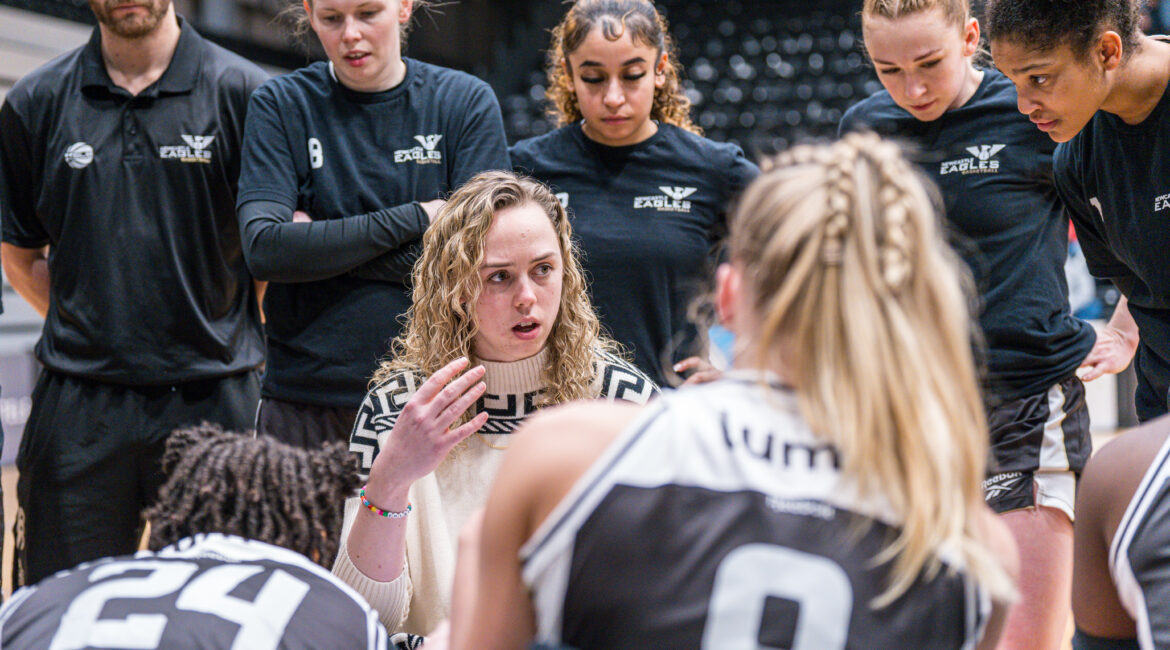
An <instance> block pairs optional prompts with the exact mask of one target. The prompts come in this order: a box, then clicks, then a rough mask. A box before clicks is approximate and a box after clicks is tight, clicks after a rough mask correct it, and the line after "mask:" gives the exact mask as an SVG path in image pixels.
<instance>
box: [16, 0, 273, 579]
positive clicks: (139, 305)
mask: <svg viewBox="0 0 1170 650" xmlns="http://www.w3.org/2000/svg"><path fill="white" fill-rule="evenodd" d="M90 6H91V8H92V9H93V10H94V13H95V15H96V16H97V18H98V27H97V29H95V30H94V32H93V36H92V37H91V39H90V41H89V43H88V44H86V45H85V46H83V47H81V48H78V49H76V50H74V51H72V52H69V53H67V54H65V55H63V56H61V57H58V58H56V59H54V60H53V61H51V62H49V63H47V64H46V65H44V66H42V67H40V68H38V69H37V70H35V71H34V72H32V73H30V74H29V75H27V76H26V77H24V78H23V79H21V80H20V81H19V82H17V84H16V85H15V86H14V87H13V88H12V90H11V91H9V93H8V95H7V96H6V97H5V98H4V106H3V108H0V160H2V161H3V162H2V163H0V169H2V173H3V175H4V177H5V178H4V182H3V183H0V212H3V213H4V231H3V241H4V243H3V248H4V270H5V274H6V276H7V277H8V279H9V281H11V282H12V286H13V287H14V288H15V289H16V290H17V291H18V292H19V293H20V294H21V295H22V296H23V297H24V298H25V299H26V300H28V301H29V303H30V304H31V305H32V306H33V308H34V309H35V310H36V311H37V312H38V313H40V314H41V315H42V316H44V317H45V323H44V329H43V331H42V335H41V338H40V340H39V341H38V342H37V346H36V355H37V359H38V360H39V361H40V362H41V363H42V364H43V366H44V372H43V373H41V376H40V378H39V379H38V380H37V386H36V389H35V390H34V391H33V402H32V411H31V412H30V414H29V417H28V422H27V424H26V425H25V431H24V437H23V438H22V441H21V445H20V452H19V454H18V456H17V459H16V464H17V468H18V469H19V470H20V479H19V481H18V483H17V492H18V499H19V503H20V510H19V511H18V513H17V521H18V523H17V525H16V528H15V533H16V535H15V538H16V540H15V541H16V556H15V557H16V561H15V562H14V570H13V573H14V578H15V579H14V583H15V584H17V585H22V584H31V583H33V582H36V581H38V580H40V579H41V578H43V577H44V576H47V575H50V574H52V573H53V572H55V571H58V570H60V569H64V568H67V567H71V566H74V565H76V564H77V563H79V562H82V561H86V560H92V559H96V558H99V557H106V556H109V555H118V554H122V553H129V552H131V551H133V550H134V549H135V548H136V547H137V545H138V540H139V538H140V536H141V527H142V521H141V510H142V508H144V507H145V506H147V505H148V504H149V503H150V502H151V501H152V500H153V498H154V495H155V492H156V491H157V490H158V487H159V485H161V484H162V481H163V477H162V475H161V474H160V472H159V471H158V462H157V461H158V457H159V455H160V454H161V453H162V448H163V443H164V440H165V438H166V435H167V432H169V431H171V430H173V429H174V428H176V427H179V426H187V425H190V424H194V423H197V422H200V421H204V420H208V421H213V422H218V423H221V424H223V425H224V426H228V427H231V428H236V429H243V428H246V427H248V426H250V423H251V422H252V420H253V418H254V417H255V413H256V402H257V399H258V398H259V376H258V374H259V373H258V372H257V370H256V369H257V368H258V367H259V366H260V364H261V363H262V362H263V354H264V343H263V334H262V331H261V327H260V306H259V304H258V302H257V292H256V291H255V290H254V289H253V286H254V284H253V279H252V277H251V275H249V273H248V269H247V267H246V265H245V264H244V260H243V256H242V255H241V251H240V238H239V231H238V227H239V226H238V223H237V221H236V218H235V210H234V207H235V199H236V182H237V179H238V174H239V164H240V159H239V154H240V138H241V135H242V131H243V126H244V119H245V117H244V112H245V110H246V108H247V105H248V96H249V95H250V94H251V93H252V91H253V90H254V89H255V88H256V87H257V86H258V85H259V84H260V83H261V82H262V81H263V80H264V79H265V78H266V76H267V75H265V73H264V72H263V71H262V70H261V69H260V68H258V67H256V66H255V65H253V64H252V63H250V62H248V61H246V60H244V59H243V58H241V57H239V56H236V55H235V54H232V53H231V52H228V51H227V50H224V49H223V48H220V47H218V46H216V45H213V44H212V43H210V42H207V41H205V40H203V38H201V37H200V36H199V34H198V33H197V32H196V31H195V30H194V28H192V27H191V26H190V25H189V24H188V23H186V22H185V21H183V20H182V19H181V18H178V17H177V16H176V15H175V11H174V8H173V6H172V4H171V3H170V1H169V0H149V1H143V2H135V3H120V2H118V0H95V2H92V3H90Z"/></svg>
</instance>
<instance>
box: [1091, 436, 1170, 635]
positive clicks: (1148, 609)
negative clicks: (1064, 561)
mask: <svg viewBox="0 0 1170 650" xmlns="http://www.w3.org/2000/svg"><path fill="white" fill-rule="evenodd" d="M1168 434H1170V418H1166V417H1163V418H1159V419H1157V420H1154V421H1152V422H1150V423H1148V424H1146V425H1145V426H1142V427H1140V428H1138V429H1135V430H1133V431H1127V432H1126V433H1125V435H1123V436H1119V437H1118V438H1117V439H1116V440H1114V441H1112V442H1110V443H1109V444H1107V445H1105V446H1104V447H1103V448H1102V449H1101V450H1100V451H1099V452H1097V454H1095V455H1094V456H1093V460H1091V461H1089V465H1088V467H1087V468H1085V477H1084V480H1082V481H1081V486H1080V490H1079V491H1078V492H1077V530H1076V552H1075V564H1074V569H1073V601H1072V603H1073V618H1074V619H1075V620H1076V624H1077V634H1076V636H1075V637H1074V638H1073V648H1074V649H1075V650H1129V649H1132V650H1137V649H1138V648H1139V647H1141V648H1143V650H1154V649H1155V648H1170V563H1167V561H1166V557H1167V556H1166V553H1167V549H1168V548H1170V435H1168Z"/></svg>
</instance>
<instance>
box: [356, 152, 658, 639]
mask: <svg viewBox="0 0 1170 650" xmlns="http://www.w3.org/2000/svg"><path fill="white" fill-rule="evenodd" d="M577 255H578V253H577V251H576V249H575V247H574V246H573V243H572V241H571V239H570V229H569V221H568V217H567V215H566V214H565V210H564V208H563V207H561V204H560V202H559V201H558V200H557V198H556V197H555V196H553V194H552V193H551V192H550V191H549V190H548V188H546V187H544V186H543V185H541V184H540V183H537V182H535V181H533V180H531V179H527V178H523V177H519V176H516V175H514V174H512V173H511V172H487V173H484V174H481V175H479V176H477V177H475V178H473V179H472V180H471V181H469V182H468V183H467V184H466V185H464V186H463V187H462V188H460V189H459V190H458V191H456V192H455V193H454V194H453V195H451V197H450V198H449V199H448V200H447V203H446V204H445V205H444V206H443V208H442V209H441V210H440V211H439V214H438V216H437V217H436V219H435V222H434V223H433V224H432V225H431V227H430V229H428V230H427V232H426V234H425V235H424V237H423V251H422V256H421V258H420V259H419V261H418V264H417V265H416V266H415V267H414V274H413V283H414V288H415V291H414V293H413V294H412V295H413V298H414V302H413V304H412V306H411V307H410V310H409V311H408V312H407V317H408V321H407V324H406V326H405V329H404V330H403V332H402V334H401V335H400V336H399V337H398V338H396V339H395V340H394V341H393V343H392V345H391V355H390V357H389V359H388V360H387V361H385V362H383V363H382V365H381V367H380V368H379V370H378V372H377V373H376V374H375V375H374V380H373V384H374V386H373V388H371V390H370V391H369V394H368V395H366V398H365V400H364V402H363V403H362V406H361V409H360V411H359V412H358V416H357V422H356V424H355V426H354V428H353V433H352V436H351V440H350V449H351V450H352V451H353V452H354V453H355V454H356V455H357V456H358V459H359V462H360V464H361V469H362V472H363V473H368V474H369V477H368V481H367V483H366V487H365V488H364V489H363V491H362V494H361V496H360V499H351V503H350V504H348V507H347V513H346V525H345V531H344V532H343V533H342V540H343V542H342V547H341V549H340V550H339V551H338V559H337V563H336V564H335V566H334V567H333V571H334V573H336V574H337V575H338V576H339V577H341V579H342V580H344V581H346V582H347V583H349V584H350V585H351V586H353V587H354V588H355V589H356V590H357V591H358V592H359V593H361V594H362V595H363V596H364V597H365V598H366V599H367V600H368V601H369V602H370V604H371V605H373V606H374V608H376V609H377V610H378V611H379V614H380V618H381V620H382V622H383V624H385V626H386V628H387V629H389V630H391V631H396V630H404V631H407V632H410V633H415V634H426V633H430V632H431V631H432V630H433V629H434V627H435V626H436V624H438V623H439V622H440V621H442V620H444V619H446V618H447V617H448V616H449V608H450V600H451V595H450V594H451V582H452V577H453V572H454V568H455V545H456V537H457V534H458V532H459V530H460V528H462V527H463V525H464V524H465V523H466V522H467V520H468V518H469V517H470V516H471V515H472V513H474V512H475V511H476V510H478V509H479V508H480V507H481V506H482V505H483V502H484V500H485V499H486V498H487V488H488V486H489V485H490V483H491V481H492V479H493V478H494V477H495V474H496V469H497V468H498V467H499V462H500V459H501V458H502V450H504V449H506V448H507V447H508V445H509V442H510V439H511V434H512V432H513V430H515V429H516V427H518V426H519V425H520V423H521V422H523V421H524V420H525V418H527V417H528V416H529V415H530V414H531V413H532V412H533V411H535V410H536V409H539V408H542V407H545V406H548V405H552V404H560V403H563V402H568V401H571V400H574V399H589V398H598V397H600V398H603V399H606V400H609V401H615V400H621V401H630V402H635V403H643V402H645V401H646V400H648V399H649V398H650V397H651V396H652V395H653V394H655V393H656V392H657V388H656V387H655V385H654V384H653V382H651V381H650V380H649V379H648V378H647V377H646V376H645V375H643V374H642V373H640V372H639V371H638V370H636V369H635V368H634V367H633V366H632V365H630V364H629V363H627V362H626V361H624V360H622V359H621V358H620V357H619V356H617V355H616V354H614V352H613V350H615V349H616V345H615V344H614V342H613V341H612V340H610V339H609V338H607V337H605V336H604V335H602V334H601V333H600V327H599V324H598V322H597V317H596V315H595V314H594V312H593V308H592V306H591V305H590V303H589V299H588V296H587V295H586V292H585V280H584V275H583V273H582V271H581V267H580V265H579V263H578V261H577Z"/></svg>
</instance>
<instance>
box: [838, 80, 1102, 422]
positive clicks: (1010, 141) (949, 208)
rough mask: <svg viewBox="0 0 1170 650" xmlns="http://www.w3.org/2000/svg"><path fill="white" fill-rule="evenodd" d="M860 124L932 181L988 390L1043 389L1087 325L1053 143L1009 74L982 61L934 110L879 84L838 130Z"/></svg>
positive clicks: (1015, 393)
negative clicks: (964, 93)
mask: <svg viewBox="0 0 1170 650" xmlns="http://www.w3.org/2000/svg"><path fill="white" fill-rule="evenodd" d="M866 128H868V129H871V130H873V131H875V132H877V133H878V134H880V135H883V136H891V137H896V138H898V139H900V140H903V141H905V142H907V143H908V144H909V145H910V157H911V158H912V159H914V160H915V162H916V163H917V164H918V166H919V167H920V168H921V169H922V170H923V171H924V172H925V173H926V175H927V177H929V178H930V179H931V180H933V181H934V182H935V183H936V184H937V185H938V187H939V190H940V191H941V193H942V199H943V204H944V208H945V216H946V223H947V232H948V239H949V240H950V241H951V243H952V245H953V246H954V248H955V249H956V251H957V252H958V253H959V254H960V255H961V256H962V258H963V260H964V261H965V262H966V263H967V265H968V266H969V267H970V269H971V272H972V274H973V275H974V277H975V283H976V287H977V288H978V290H979V295H980V296H981V298H982V312H981V313H980V315H979V325H980V328H981V329H982V332H983V339H984V343H985V344H986V364H987V376H986V377H985V380H984V387H985V388H984V390H985V393H986V396H987V399H988V401H989V402H991V403H995V402H998V401H1001V400H1010V399H1018V398H1021V397H1025V396H1028V395H1033V394H1036V393H1041V392H1043V391H1046V390H1047V389H1048V388H1050V387H1051V386H1053V385H1055V384H1056V383H1058V382H1060V381H1062V380H1063V379H1066V378H1068V377H1070V376H1071V375H1072V374H1073V373H1074V372H1076V369H1077V367H1078V366H1079V365H1080V363H1081V362H1082V361H1083V360H1084V359H1085V357H1086V356H1088V354H1089V350H1090V349H1092V347H1093V342H1094V341H1095V340H1096V335H1095V334H1094V332H1093V329H1092V327H1090V326H1089V325H1088V324H1087V323H1085V322H1083V321H1081V320H1078V319H1076V318H1074V317H1073V316H1072V314H1071V313H1070V310H1069V305H1068V281H1067V280H1066V279H1065V275H1064V261H1065V259H1066V258H1067V257H1068V220H1067V218H1066V217H1065V215H1064V214H1063V211H1062V208H1061V204H1060V201H1059V200H1058V198H1057V196H1056V192H1055V190H1054V188H1053V181H1052V151H1053V149H1054V147H1055V145H1054V144H1053V143H1052V141H1051V140H1050V139H1049V138H1048V137H1047V136H1045V135H1044V134H1043V133H1041V132H1040V131H1038V130H1037V129H1036V127H1035V126H1033V125H1032V124H1031V123H1030V122H1028V120H1027V119H1026V118H1024V116H1023V115H1021V114H1020V113H1019V111H1018V110H1017V108H1016V91H1015V87H1014V86H1013V85H1012V83H1011V81H1009V80H1008V79H1007V78H1006V77H1004V76H1003V74H1001V73H1000V72H998V71H996V70H986V71H984V73H983V81H982V83H980V84H979V88H978V89H976V91H975V94H974V96H972V97H971V99H970V100H969V101H968V102H967V103H966V104H965V105H963V106H961V107H959V108H957V109H953V110H950V111H947V112H946V113H944V114H943V115H942V116H941V117H939V118H938V119H937V120H934V121H933V122H922V121H919V120H918V119H916V118H915V117H914V116H913V115H911V114H910V113H908V112H907V111H906V110H905V109H902V108H900V107H899V106H898V105H897V104H895V103H894V101H893V99H891V98H890V94H889V93H888V92H886V91H885V90H882V91H879V92H877V93H875V94H874V95H872V96H871V97H869V98H867V99H865V100H864V101H862V102H860V103H858V104H857V105H856V106H854V107H852V108H850V109H849V111H848V112H846V113H845V117H843V118H842V120H841V125H840V132H841V133H846V132H849V131H856V130H861V129H866Z"/></svg>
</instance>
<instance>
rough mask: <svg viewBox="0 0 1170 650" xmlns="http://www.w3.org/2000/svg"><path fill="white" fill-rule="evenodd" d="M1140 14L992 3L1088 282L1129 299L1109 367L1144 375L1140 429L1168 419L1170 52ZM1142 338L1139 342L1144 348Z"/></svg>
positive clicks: (1001, 48)
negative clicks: (1109, 286) (1051, 146)
mask: <svg viewBox="0 0 1170 650" xmlns="http://www.w3.org/2000/svg"><path fill="white" fill-rule="evenodd" d="M1140 4H1141V3H1138V2H1122V1H1119V0H1085V1H1078V2H1073V1H1071V0H1063V1H1062V0H1035V1H1033V0H997V1H994V2H989V3H988V5H987V18H988V33H989V35H990V37H991V49H992V52H993V53H994V54H995V62H996V66H998V67H999V69H1000V70H1002V71H1003V72H1004V74H1006V75H1007V76H1008V77H1009V78H1010V79H1011V80H1012V81H1013V82H1014V83H1015V85H1016V90H1017V91H1018V92H1019V95H1020V101H1019V109H1020V111H1021V112H1022V113H1024V114H1026V115H1028V116H1029V117H1030V118H1031V119H1032V121H1033V122H1034V123H1035V124H1036V126H1037V127H1038V128H1039V129H1040V130H1041V131H1044V132H1046V133H1047V134H1048V136H1049V137H1050V138H1052V139H1053V140H1054V141H1056V142H1059V143H1061V144H1060V146H1059V147H1057V150H1056V158H1055V161H1054V164H1055V172H1056V186H1057V189H1058V190H1059V191H1060V196H1061V198H1062V199H1063V201H1064V203H1065V205H1066V206H1067V207H1068V211H1069V214H1070V216H1071V217H1072V220H1073V223H1074V224H1075V225H1076V229H1077V240H1078V241H1079V242H1080V244H1081V248H1082V250H1083V251H1084V253H1085V261H1086V262H1088V265H1089V270H1090V271H1091V272H1092V273H1093V274H1094V275H1096V276H1097V277H1100V278H1108V279H1110V280H1112V281H1113V283H1114V284H1116V285H1117V288H1118V289H1119V290H1120V291H1121V293H1122V295H1123V296H1124V297H1125V299H1124V300H1122V301H1121V302H1120V303H1119V304H1118V306H1117V310H1116V311H1115V312H1114V315H1113V318H1112V319H1111V320H1110V327H1109V328H1107V329H1106V330H1105V332H1103V335H1105V336H1108V337H1109V338H1110V340H1111V349H1112V353H1111V354H1110V355H1108V356H1107V358H1106V359H1105V361H1104V362H1103V365H1105V366H1107V367H1108V368H1109V369H1110V370H1118V369H1121V368H1124V367H1125V366H1126V365H1127V364H1128V362H1129V359H1130V358H1132V357H1133V353H1134V350H1135V348H1136V351H1137V357H1136V359H1135V360H1134V365H1135V369H1136V370H1137V375H1138V387H1137V394H1136V396H1135V402H1136V406H1137V413H1138V419H1140V420H1143V421H1144V420H1149V419H1151V418H1154V417H1157V416H1159V415H1161V414H1163V413H1166V412H1167V411H1168V409H1170V404H1168V392H1170V265H1168V264H1166V259H1165V256H1166V251H1167V250H1170V227H1167V225H1166V214H1168V213H1166V212H1164V211H1165V210H1166V209H1168V208H1170V181H1168V180H1167V179H1168V178H1170V163H1168V162H1167V156H1166V146H1167V145H1166V143H1167V142H1168V139H1170V93H1167V92H1166V89H1167V86H1168V84H1170V44H1167V43H1165V42H1163V41H1160V40H1158V39H1155V38H1150V37H1147V36H1144V35H1142V33H1141V32H1140V31H1139V29H1138V22H1139V18H1140V15H1139V14H1140ZM1139 333H1140V341H1139Z"/></svg>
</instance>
